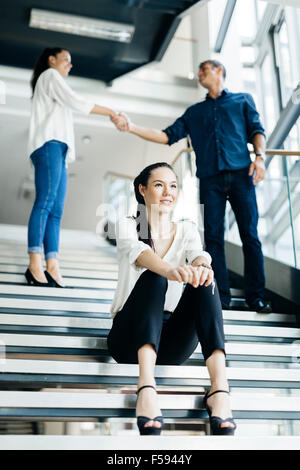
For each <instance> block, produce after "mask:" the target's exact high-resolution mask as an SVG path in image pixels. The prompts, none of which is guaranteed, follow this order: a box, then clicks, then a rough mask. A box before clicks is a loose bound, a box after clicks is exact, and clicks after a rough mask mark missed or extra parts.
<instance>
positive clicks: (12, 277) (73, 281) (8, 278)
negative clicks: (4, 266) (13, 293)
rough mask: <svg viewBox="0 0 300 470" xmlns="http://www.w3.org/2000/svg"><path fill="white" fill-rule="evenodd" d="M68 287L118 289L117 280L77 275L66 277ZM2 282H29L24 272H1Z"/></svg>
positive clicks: (0, 280) (0, 281) (0, 278)
mask: <svg viewBox="0 0 300 470" xmlns="http://www.w3.org/2000/svg"><path fill="white" fill-rule="evenodd" d="M64 282H65V285H66V287H67V288H68V287H72V288H78V289H80V288H85V289H90V290H91V289H116V287H117V281H114V280H105V279H100V280H97V279H78V278H76V277H65V278H64ZM0 283H5V284H3V285H6V284H25V283H26V284H27V282H26V280H25V277H24V274H9V273H5V274H2V273H0Z"/></svg>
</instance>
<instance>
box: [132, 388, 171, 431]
mask: <svg viewBox="0 0 300 470" xmlns="http://www.w3.org/2000/svg"><path fill="white" fill-rule="evenodd" d="M146 387H149V388H153V390H155V391H156V388H155V387H153V386H152V385H143V387H140V388H139V389H138V390H137V392H136V394H137V395H138V394H139V392H140V391H141V390H143V388H146ZM149 421H158V422H159V423H160V424H161V426H160V428H156V427H155V426H148V427H146V428H145V424H146V423H148V422H149ZM137 425H138V428H139V431H140V435H141V436H159V435H160V433H161V431H162V428H163V425H164V420H163V417H162V416H156V417H155V418H148V417H147V416H137Z"/></svg>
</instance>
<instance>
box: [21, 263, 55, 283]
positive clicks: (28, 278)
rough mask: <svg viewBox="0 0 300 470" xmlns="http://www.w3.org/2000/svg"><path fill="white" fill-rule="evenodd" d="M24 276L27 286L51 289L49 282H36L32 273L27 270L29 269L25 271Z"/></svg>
mask: <svg viewBox="0 0 300 470" xmlns="http://www.w3.org/2000/svg"><path fill="white" fill-rule="evenodd" d="M24 275H25V278H26V281H27V283H28V285H29V286H38V287H51V285H50V284H49V282H40V281H37V280H36V278H35V277H34V276H33V274H32V272H31V271H30V270H29V268H28V269H27V271H26V272H25V274H24Z"/></svg>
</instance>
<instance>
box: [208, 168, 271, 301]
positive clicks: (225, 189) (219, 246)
mask: <svg viewBox="0 0 300 470" xmlns="http://www.w3.org/2000/svg"><path fill="white" fill-rule="evenodd" d="M248 172H249V167H247V168H244V169H242V170H234V171H223V172H221V173H219V174H218V175H215V176H210V177H208V178H201V180H200V202H201V204H204V240H205V249H206V251H208V252H209V253H210V255H211V257H212V267H213V269H214V272H215V278H216V280H217V283H218V287H219V292H220V297H221V301H222V303H225V304H229V303H230V285H229V278H228V272H227V268H226V261H225V250H224V218H225V206H226V200H227V199H228V200H229V202H230V205H231V207H232V209H233V212H234V214H235V218H236V221H237V225H238V229H239V233H240V237H241V240H242V243H243V252H244V287H245V296H246V301H247V303H248V304H251V303H252V302H253V301H254V300H255V299H257V298H260V299H263V298H264V286H265V276H264V262H263V254H262V250H261V243H260V241H259V239H258V234H257V223H258V210H257V203H256V194H255V186H254V184H253V182H252V176H249V175H248Z"/></svg>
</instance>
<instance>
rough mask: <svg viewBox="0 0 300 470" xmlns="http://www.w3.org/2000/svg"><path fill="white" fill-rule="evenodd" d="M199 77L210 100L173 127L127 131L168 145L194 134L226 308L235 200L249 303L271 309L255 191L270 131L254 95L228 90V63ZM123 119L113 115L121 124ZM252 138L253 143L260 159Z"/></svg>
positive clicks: (210, 63)
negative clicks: (227, 219) (229, 223)
mask: <svg viewBox="0 0 300 470" xmlns="http://www.w3.org/2000/svg"><path fill="white" fill-rule="evenodd" d="M198 78H199V82H200V84H201V85H202V86H203V87H204V88H206V89H207V90H208V93H207V95H206V98H205V99H204V100H203V101H201V102H199V103H196V104H194V105H192V106H190V107H189V108H188V109H187V110H186V111H185V113H184V114H183V115H182V116H181V117H179V118H178V119H177V120H176V121H175V122H174V123H173V124H172V125H171V126H169V127H167V128H166V129H164V130H162V131H158V130H154V129H146V128H142V127H139V126H136V125H135V124H133V123H131V122H130V120H129V119H128V127H127V130H128V131H129V132H130V133H132V134H135V135H137V136H139V137H142V138H143V139H146V140H150V141H152V142H158V143H162V144H168V145H172V144H173V143H175V142H177V141H178V140H180V139H182V138H184V137H187V136H188V135H189V136H190V138H191V141H192V145H193V149H194V151H195V154H196V163H197V172H196V175H197V177H198V178H199V179H200V202H201V203H202V204H204V239H205V245H206V247H205V249H206V250H207V251H208V252H209V253H210V254H211V256H212V260H213V261H212V267H213V269H214V272H215V277H216V280H217V282H218V287H219V291H220V297H221V301H222V307H223V308H224V309H228V308H230V300H231V297H230V285H229V277H228V271H227V268H226V261H225V250H224V216H225V206H226V200H229V202H230V204H231V207H232V209H233V211H234V214H235V217H236V221H237V225H238V228H239V233H240V237H241V240H242V243H243V252H244V279H245V296H246V301H247V303H248V305H249V307H250V308H251V309H252V310H255V311H257V312H263V313H269V312H270V311H271V307H270V305H269V304H267V303H266V302H265V300H264V286H265V276H264V264H263V254H262V250H261V243H260V241H259V239H258V235H257V224H258V211H257V203H256V194H255V185H256V184H257V183H259V182H260V181H262V180H263V179H264V176H265V165H264V158H265V148H266V141H265V134H264V129H263V127H262V125H261V122H260V119H259V114H258V112H257V110H256V107H255V103H254V101H253V98H252V96H251V95H249V94H248V93H231V92H229V91H228V90H227V89H226V88H224V81H225V78H226V70H225V67H224V65H223V64H221V63H220V62H218V61H216V60H206V61H204V62H202V63H201V64H200V66H199V72H198ZM118 119H119V118H118V117H116V118H114V119H112V120H113V122H114V123H115V124H116V125H117V126H118ZM120 130H121V129H120ZM247 142H249V143H252V144H253V147H254V151H255V154H256V158H255V160H254V162H251V159H250V155H249V151H248V147H247Z"/></svg>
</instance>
